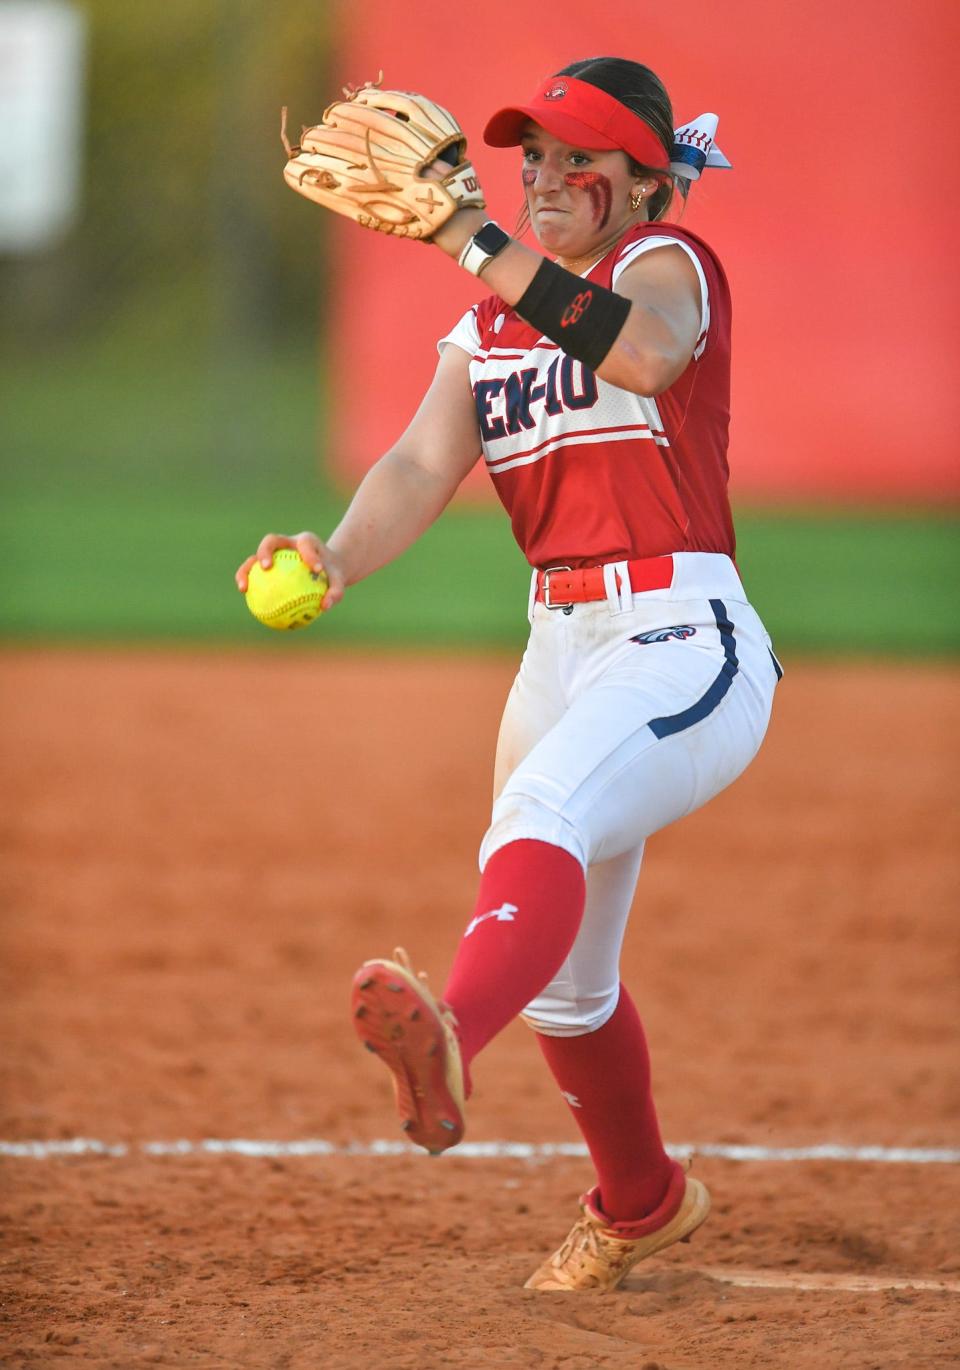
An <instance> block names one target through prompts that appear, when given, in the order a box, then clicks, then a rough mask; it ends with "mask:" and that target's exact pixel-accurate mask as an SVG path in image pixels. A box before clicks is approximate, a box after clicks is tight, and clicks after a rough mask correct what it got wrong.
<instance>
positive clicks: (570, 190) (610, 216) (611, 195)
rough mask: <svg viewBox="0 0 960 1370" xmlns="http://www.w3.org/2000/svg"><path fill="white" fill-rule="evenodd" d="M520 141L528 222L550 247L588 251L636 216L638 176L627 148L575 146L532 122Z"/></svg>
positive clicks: (578, 253) (568, 253)
mask: <svg viewBox="0 0 960 1370" xmlns="http://www.w3.org/2000/svg"><path fill="white" fill-rule="evenodd" d="M521 146H522V148H523V172H522V175H523V186H524V191H525V193H526V197H527V208H528V209H529V211H530V223H531V225H532V227H533V231H534V233H535V234H536V235H537V238H538V239H539V240H540V242H541V243H542V245H543V246H544V247H545V248H546V249H547V251H548V252H550V253H553V254H554V255H555V256H558V257H565V258H568V259H572V258H576V257H583V256H586V255H587V254H588V253H590V252H591V251H592V250H593V249H594V248H597V247H600V246H601V245H603V244H605V243H608V242H609V241H610V240H611V238H614V237H616V236H618V235H619V233H621V232H622V231H623V229H624V228H626V226H627V224H628V222H630V220H632V219H635V218H636V217H637V215H636V213H635V211H634V210H633V209H631V206H630V195H631V192H632V191H634V190H635V189H636V186H637V178H636V177H635V176H634V175H632V174H631V171H630V162H629V159H628V157H627V154H626V153H625V152H621V151H619V149H613V150H611V151H609V152H604V151H600V150H599V149H597V148H578V147H574V146H572V145H571V144H570V143H563V142H561V141H560V139H559V138H555V137H554V135H553V134H552V133H548V132H547V130H546V129H545V128H541V127H540V125H539V124H535V123H532V122H531V123H528V124H527V126H526V128H525V130H524V133H523V139H522V144H521Z"/></svg>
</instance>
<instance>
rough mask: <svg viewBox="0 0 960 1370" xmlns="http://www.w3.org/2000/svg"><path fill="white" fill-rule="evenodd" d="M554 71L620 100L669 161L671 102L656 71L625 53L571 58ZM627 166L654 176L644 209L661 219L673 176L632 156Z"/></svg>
mask: <svg viewBox="0 0 960 1370" xmlns="http://www.w3.org/2000/svg"><path fill="white" fill-rule="evenodd" d="M554 75H555V76H575V77H576V79H577V80H578V81H586V83H587V84H588V85H591V86H596V87H597V89H598V90H603V91H606V93H607V95H612V96H613V98H614V99H615V100H619V102H620V104H621V105H625V106H626V108H627V109H629V110H630V112H631V113H632V114H636V115H638V116H639V118H641V119H642V120H643V122H644V123H645V124H647V125H648V126H649V127H650V128H651V129H652V130H653V132H654V133H655V134H656V136H657V137H658V138H659V139H660V141H661V143H663V147H664V161H665V162H667V161H669V152H670V148H671V147H672V146H673V106H672V105H671V103H670V96H669V95H668V94H667V89H666V86H665V85H664V84H663V82H662V81H661V80H660V77H659V76H658V75H657V74H656V72H654V71H651V70H650V68H649V67H644V66H641V64H640V63H639V62H628V61H627V60H626V58H624V57H587V58H585V59H584V60H583V61H581V62H571V63H570V65H569V66H568V67H564V68H563V70H562V71H556V72H554ZM630 170H631V171H632V172H633V173H634V174H636V175H638V176H654V177H656V179H657V181H658V186H657V189H656V191H654V193H653V194H652V195H651V196H650V199H649V201H648V211H647V212H648V214H649V216H650V218H651V219H652V220H653V219H662V218H663V216H664V215H665V214H666V212H667V210H668V209H669V208H670V205H671V203H672V201H673V192H674V189H675V188H676V179H675V177H673V176H668V177H665V176H664V172H663V167H650V166H644V165H642V164H641V163H639V162H635V161H634V160H633V158H632V157H631V158H630Z"/></svg>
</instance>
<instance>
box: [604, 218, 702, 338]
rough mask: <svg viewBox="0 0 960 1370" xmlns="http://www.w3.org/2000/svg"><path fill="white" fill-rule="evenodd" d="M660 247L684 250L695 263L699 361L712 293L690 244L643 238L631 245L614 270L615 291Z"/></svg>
mask: <svg viewBox="0 0 960 1370" xmlns="http://www.w3.org/2000/svg"><path fill="white" fill-rule="evenodd" d="M658 247H679V248H682V249H683V251H684V252H685V253H686V254H687V256H688V257H689V258H690V260H691V262H693V265H694V269H695V270H696V273H697V280H698V281H699V282H700V336H699V338H698V339H697V346H696V349H695V351H694V354H693V355H694V358H695V359H699V358H700V357H702V356H703V349H704V348H705V347H706V345H707V332H708V331H709V328H710V291H709V289H708V288H707V278H706V276H705V275H704V272H703V267H702V266H701V264H700V259H699V257H698V256H697V254H696V253H695V252H694V250H693V248H692V247H690V245H689V244H688V243H685V242H682V241H681V239H679V238H668V237H666V236H658V237H655V238H641V239H640V241H639V242H638V243H631V244H630V246H629V247H628V248H627V249H626V251H625V252H624V254H623V256H622V257H620V258H619V260H618V261H617V264H616V265H615V266H614V268H613V275H612V277H611V281H612V284H613V289H614V290H616V288H617V281H619V279H620V277H621V276H622V275H623V273H624V272H625V271H626V269H627V267H628V266H631V265H632V264H633V263H634V262H635V261H636V260H637V258H638V257H640V256H642V255H643V253H645V252H652V251H653V250H654V249H655V248H658Z"/></svg>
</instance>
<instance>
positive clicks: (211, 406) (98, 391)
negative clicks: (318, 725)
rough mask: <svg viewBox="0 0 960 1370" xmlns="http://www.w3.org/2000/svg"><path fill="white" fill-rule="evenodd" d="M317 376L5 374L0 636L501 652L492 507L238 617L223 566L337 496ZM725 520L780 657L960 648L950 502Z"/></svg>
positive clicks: (499, 562)
mask: <svg viewBox="0 0 960 1370" xmlns="http://www.w3.org/2000/svg"><path fill="white" fill-rule="evenodd" d="M316 375H317V364H316V362H315V360H314V358H312V357H311V356H309V355H303V354H301V355H299V356H294V355H289V354H288V355H272V356H269V357H261V358H249V357H247V358H243V359H241V361H239V362H237V361H236V360H234V361H233V362H232V364H231V365H230V366H229V367H227V366H226V365H224V364H222V362H221V363H219V364H217V365H214V366H212V367H211V366H210V365H209V364H205V363H204V359H203V358H202V357H199V358H198V357H197V356H196V355H192V356H191V355H182V356H181V357H179V358H178V359H176V360H173V359H171V357H170V355H169V352H168V351H167V352H165V353H162V354H160V355H158V356H156V357H151V356H149V355H145V354H144V351H143V349H142V348H141V349H140V351H139V353H138V354H136V355H129V354H127V353H125V352H124V351H123V350H122V349H121V348H119V347H116V346H114V347H112V348H111V349H109V350H108V351H105V350H103V349H101V350H91V351H90V352H88V353H87V354H86V355H84V356H82V357H79V358H78V357H77V356H76V355H74V354H71V355H70V356H69V358H68V359H67V360H66V361H64V360H61V361H60V362H57V359H51V360H50V362H49V364H47V365H45V366H43V367H36V368H34V367H28V366H25V365H20V366H19V367H17V366H12V367H7V368H5V378H4V385H5V395H4V397H3V407H4V409H5V414H6V416H7V420H6V421H5V422H6V433H5V441H4V449H5V462H4V475H3V489H2V491H0V495H2V509H0V537H2V546H3V548H4V554H5V560H6V567H7V574H6V575H5V576H4V578H3V582H2V589H0V634H2V635H4V636H5V637H6V638H8V639H14V640H34V641H36V640H44V641H49V640H61V641H66V640H84V641H89V640H100V641H114V640H121V641H140V640H144V639H152V638H161V639H168V640H169V639H182V640H186V641H217V642H237V643H247V644H250V645H260V646H261V647H264V648H266V649H273V650H298V651H299V650H313V649H314V648H316V647H322V646H323V645H325V644H327V643H334V642H337V643H367V644H388V643H389V644H408V643H410V644H418V643H421V644H431V645H449V646H454V647H486V646H501V647H507V648H511V649H516V648H518V647H519V646H520V645H521V644H522V642H523V639H524V636H525V631H526V617H525V612H526V597H527V584H528V572H527V568H526V566H525V564H524V562H523V560H522V558H521V556H520V554H519V553H518V551H517V549H516V547H515V546H514V544H513V541H512V538H511V535H510V529H509V524H508V521H507V519H506V518H505V516H504V515H503V512H502V510H500V508H499V506H496V507H489V508H488V507H482V508H478V507H468V506H464V507H460V506H454V507H453V508H452V509H450V510H448V512H447V513H446V514H445V515H444V517H443V518H442V519H441V520H440V522H439V523H438V524H437V525H436V527H435V528H433V529H431V531H430V532H429V533H428V534H427V535H426V536H425V537H424V538H423V539H422V540H421V541H420V542H419V543H418V544H417V545H416V546H415V547H414V548H412V549H411V550H410V551H409V552H408V553H407V554H406V555H405V556H404V557H402V558H401V559H400V560H399V561H398V562H396V563H395V564H394V565H393V566H390V567H388V568H386V569H385V570H383V571H381V572H379V573H378V574H377V575H376V576H375V577H373V578H371V580H369V581H367V582H365V583H363V584H362V585H359V586H356V587H354V588H353V589H352V590H351V591H350V592H349V593H348V596H347V599H346V601H345V603H344V604H343V605H341V606H340V607H339V608H338V609H337V610H336V611H335V613H333V614H331V615H330V617H329V619H327V620H326V621H324V622H323V623H322V624H320V625H318V626H317V627H314V628H313V629H311V630H310V631H308V632H305V633H297V634H292V635H289V636H288V635H281V634H279V633H276V634H274V633H269V632H267V631H266V630H264V629H263V628H262V627H260V626H259V625H258V624H256V623H255V622H254V620H253V619H252V618H251V617H250V616H249V614H248V613H247V611H246V608H245V606H244V603H243V600H242V598H241V597H240V596H239V595H238V594H237V592H236V590H235V589H234V587H233V580H232V575H233V570H234V567H235V566H236V564H237V563H238V562H239V561H240V560H241V558H242V557H243V556H245V555H246V554H247V553H248V552H250V551H252V550H253V549H254V547H255V546H256V543H257V541H258V539H259V537H260V535H261V534H262V533H263V532H265V531H267V530H269V529H274V530H278V531H293V530H296V529H298V528H301V527H304V526H306V527H313V528H315V529H317V531H319V532H321V533H323V532H327V531H329V529H330V528H331V526H332V525H333V523H334V522H335V521H336V518H337V517H338V515H339V513H340V511H341V510H342V508H343V506H344V502H345V501H344V497H343V496H342V495H341V494H340V493H338V492H337V491H335V490H333V489H332V488H331V487H330V486H329V485H328V484H327V483H326V482H325V481H324V480H323V479H322V478H321V477H320V476H319V474H318V473H317V470H316V467H317V462H316V458H315V455H314V452H315V436H314V435H315V432H316V423H315V410H316V402H315V393H316ZM737 523H738V531H739V539H740V548H739V561H740V566H741V570H742V572H743V575H744V579H745V581H746V583H747V587H748V589H749V592H750V595H751V598H752V600H753V602H754V603H755V604H756V606H757V608H758V609H759V611H760V613H761V614H762V616H763V617H764V619H765V621H766V623H767V626H768V628H769V629H770V631H771V633H772V635H773V637H774V640H775V642H776V644H777V646H778V648H779V649H780V650H781V651H782V652H785V653H787V654H788V655H789V654H790V653H791V652H801V651H802V652H817V653H843V654H849V653H881V654H894V655H912V656H915V655H927V656H929V655H946V654H950V653H955V652H957V651H958V650H960V624H958V618H960V616H958V614H957V611H956V601H957V588H958V581H960V575H958V572H960V542H958V538H957V522H956V520H955V519H954V518H952V517H950V516H949V515H948V514H946V513H939V514H938V513H935V512H930V513H899V514H898V513H896V512H883V513H881V512H876V511H845V512H844V511H833V512H823V511H820V512H817V511H787V510H782V511H777V510H765V511H760V510H748V509H742V510H740V511H739V515H738V519H737ZM281 641H284V642H285V643H287V645H286V646H285V647H283V648H281V647H280V643H281ZM290 643H293V644H296V645H295V646H294V647H293V648H291V647H290V645H289V644H290Z"/></svg>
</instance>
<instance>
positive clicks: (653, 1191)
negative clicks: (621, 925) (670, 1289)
mask: <svg viewBox="0 0 960 1370" xmlns="http://www.w3.org/2000/svg"><path fill="white" fill-rule="evenodd" d="M537 1041H538V1042H539V1043H540V1049H541V1051H542V1052H543V1055H544V1057H545V1058H546V1062H547V1065H548V1066H549V1067H550V1070H551V1071H552V1073H553V1077H554V1079H555V1080H556V1082H557V1084H558V1085H559V1086H560V1089H561V1091H562V1092H563V1094H564V1096H565V1097H566V1100H567V1103H568V1104H569V1105H570V1112H571V1113H572V1114H573V1116H574V1118H575V1119H576V1121H577V1125H578V1127H579V1128H580V1131H581V1132H582V1133H583V1138H584V1141H585V1142H586V1144H587V1147H588V1149H589V1151H590V1156H591V1159H592V1160H593V1164H594V1166H595V1167H596V1171H597V1180H598V1188H597V1190H596V1191H594V1193H593V1196H592V1199H593V1202H594V1206H595V1207H597V1208H599V1209H600V1210H601V1211H602V1212H603V1213H604V1214H606V1216H607V1217H608V1218H610V1219H612V1220H613V1221H614V1222H617V1223H624V1224H629V1223H631V1222H634V1223H635V1222H637V1221H638V1220H640V1219H642V1218H645V1217H646V1216H647V1215H648V1214H651V1213H653V1211H654V1210H655V1209H657V1208H658V1206H660V1205H665V1206H667V1207H669V1206H675V1207H679V1203H680V1198H681V1197H682V1194H683V1189H682V1185H680V1184H679V1181H680V1179H681V1178H682V1177H681V1172H680V1171H679V1168H678V1167H677V1166H676V1165H675V1164H674V1162H672V1161H671V1160H670V1158H669V1157H668V1156H667V1154H666V1152H665V1151H664V1149H663V1142H662V1141H661V1140H660V1127H659V1124H658V1123H657V1115H656V1111H655V1109H654V1106H653V1098H652V1095H651V1093H650V1055H649V1052H648V1051H647V1039H646V1037H645V1035H644V1031H643V1026H642V1024H641V1022H640V1018H639V1016H638V1014H637V1010H636V1008H635V1007H634V1004H633V1000H632V999H631V998H630V996H629V994H628V993H627V991H626V990H625V989H624V987H623V985H621V986H620V999H619V1002H618V1003H617V1007H616V1009H615V1010H614V1013H613V1017H612V1018H610V1019H608V1021H607V1022H606V1023H604V1025H603V1027H602V1028H599V1029H598V1030H597V1031H596V1032H588V1033H585V1034H584V1035H583V1036H582V1037H546V1036H542V1035H540V1034H539V1033H538V1034H537ZM673 1190H676V1191H677V1193H676V1204H675V1205H674V1203H673V1200H674V1195H673V1193H672V1192H671V1193H668V1191H673ZM669 1216H672V1215H670V1214H667V1217H668V1218H669Z"/></svg>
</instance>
